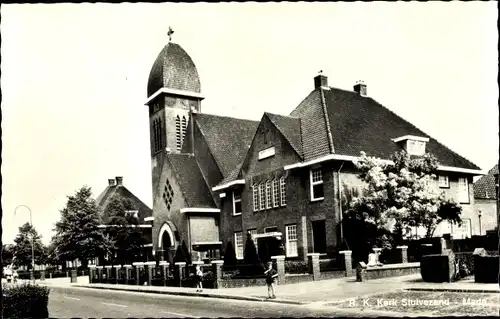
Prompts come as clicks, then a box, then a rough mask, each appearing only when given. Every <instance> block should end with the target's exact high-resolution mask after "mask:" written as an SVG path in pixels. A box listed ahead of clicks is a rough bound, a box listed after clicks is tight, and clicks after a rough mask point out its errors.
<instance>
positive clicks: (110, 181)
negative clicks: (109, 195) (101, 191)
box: [108, 178, 115, 186]
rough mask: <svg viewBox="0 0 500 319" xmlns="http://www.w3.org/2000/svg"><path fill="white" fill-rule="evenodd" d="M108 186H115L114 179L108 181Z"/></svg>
mask: <svg viewBox="0 0 500 319" xmlns="http://www.w3.org/2000/svg"><path fill="white" fill-rule="evenodd" d="M108 185H109V186H115V180H114V179H112V178H110V179H108Z"/></svg>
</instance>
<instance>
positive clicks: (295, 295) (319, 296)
mask: <svg viewBox="0 0 500 319" xmlns="http://www.w3.org/2000/svg"><path fill="white" fill-rule="evenodd" d="M37 283H38V284H43V285H47V286H66V287H68V286H74V287H82V288H83V287H85V288H94V289H110V290H122V291H135V292H145V293H160V294H169V295H179V296H197V297H211V298H223V299H237V300H248V301H269V302H277V303H288V304H311V305H314V304H323V303H325V302H336V301H342V300H346V299H349V298H354V297H362V296H370V295H374V294H380V293H384V292H389V291H395V290H401V291H402V293H403V291H404V290H420V291H422V290H423V291H457V292H464V291H466V292H488V293H500V289H499V286H498V285H497V284H480V283H474V279H473V278H471V279H468V280H464V281H460V282H454V283H427V282H423V281H422V279H421V277H420V274H415V275H409V276H400V277H389V278H381V279H373V280H368V281H366V282H356V281H355V277H347V278H336V279H330V280H321V281H315V282H303V283H297V284H289V285H281V286H280V285H278V286H277V291H276V295H277V297H278V298H277V299H271V300H269V299H267V288H266V287H265V286H259V287H243V288H222V289H204V290H203V292H202V293H198V292H196V289H195V288H181V287H163V286H133V285H113V284H89V283H88V277H87V276H85V277H78V282H77V283H74V284H72V283H70V278H57V279H47V280H45V281H37Z"/></svg>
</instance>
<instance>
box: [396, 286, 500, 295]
mask: <svg viewBox="0 0 500 319" xmlns="http://www.w3.org/2000/svg"><path fill="white" fill-rule="evenodd" d="M403 290H406V291H442V292H471V293H492V294H495V293H496V294H498V293H500V290H488V289H475V288H472V289H460V288H430V287H429V288H403Z"/></svg>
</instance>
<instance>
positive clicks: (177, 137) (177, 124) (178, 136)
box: [175, 115, 182, 151]
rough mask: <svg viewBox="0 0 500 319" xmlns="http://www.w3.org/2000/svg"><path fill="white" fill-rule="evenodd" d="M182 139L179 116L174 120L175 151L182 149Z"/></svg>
mask: <svg viewBox="0 0 500 319" xmlns="http://www.w3.org/2000/svg"><path fill="white" fill-rule="evenodd" d="M181 139H182V137H181V119H180V117H179V115H177V117H176V118H175V140H176V145H177V150H179V151H180V150H181V147H182V140H181Z"/></svg>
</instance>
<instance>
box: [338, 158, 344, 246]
mask: <svg viewBox="0 0 500 319" xmlns="http://www.w3.org/2000/svg"><path fill="white" fill-rule="evenodd" d="M344 163H345V162H344V161H342V164H341V165H340V167H339V170H338V171H337V179H338V185H339V210H340V239H341V240H344V225H343V224H342V187H340V171H341V170H342V167H344Z"/></svg>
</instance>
